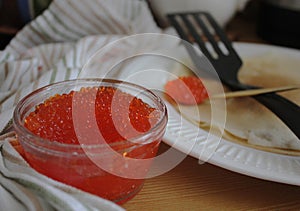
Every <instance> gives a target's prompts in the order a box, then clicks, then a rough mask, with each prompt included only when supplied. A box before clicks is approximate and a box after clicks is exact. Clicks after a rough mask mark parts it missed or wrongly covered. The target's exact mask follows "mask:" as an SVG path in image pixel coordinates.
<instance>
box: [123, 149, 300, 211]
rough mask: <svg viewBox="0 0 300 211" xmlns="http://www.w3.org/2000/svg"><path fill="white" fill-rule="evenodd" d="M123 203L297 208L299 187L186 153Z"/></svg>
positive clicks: (193, 207)
mask: <svg viewBox="0 0 300 211" xmlns="http://www.w3.org/2000/svg"><path fill="white" fill-rule="evenodd" d="M161 147H162V148H165V147H166V146H165V144H162V146H161ZM299 179H300V178H299ZM123 207H124V208H125V209H126V210H128V211H131V210H300V187H299V186H293V185H286V184H281V183H276V182H271V181H265V180H261V179H257V178H253V177H249V176H246V175H242V174H239V173H235V172H231V171H228V170H226V169H223V168H220V167H217V166H214V165H211V164H209V163H205V164H199V163H198V160H197V159H195V158H192V157H190V156H188V157H186V158H185V159H184V160H183V161H182V162H181V163H180V165H178V166H176V167H175V168H174V169H172V170H171V171H169V172H167V173H165V174H163V175H161V176H157V177H154V178H151V179H147V180H146V181H145V184H144V187H143V188H142V190H141V192H139V193H138V194H137V195H136V196H135V197H134V198H133V199H132V200H130V201H128V202H127V203H125V204H124V205H123Z"/></svg>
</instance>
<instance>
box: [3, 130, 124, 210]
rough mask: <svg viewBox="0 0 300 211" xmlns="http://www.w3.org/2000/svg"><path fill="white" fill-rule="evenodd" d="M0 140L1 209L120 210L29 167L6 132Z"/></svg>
mask: <svg viewBox="0 0 300 211" xmlns="http://www.w3.org/2000/svg"><path fill="white" fill-rule="evenodd" d="M2 139H3V140H2V141H1V142H0V169H1V174H0V185H1V186H0V193H1V197H0V204H1V209H2V210H80V211H83V210H123V209H122V208H121V207H119V206H118V205H116V204H114V203H112V202H110V201H108V200H105V199H102V198H100V197H97V196H95V195H92V194H89V193H86V192H83V191H81V190H79V189H76V188H73V187H71V186H68V185H65V184H63V183H60V182H57V181H54V180H52V179H50V178H48V177H46V176H44V175H42V174H39V173H38V172H36V171H35V170H34V169H32V168H31V167H30V166H29V165H28V163H27V162H26V161H25V160H24V159H23V157H22V156H21V155H20V154H18V152H17V151H16V150H15V148H14V147H13V146H12V144H11V142H16V139H15V136H14V134H12V133H8V134H6V135H5V136H3V137H2Z"/></svg>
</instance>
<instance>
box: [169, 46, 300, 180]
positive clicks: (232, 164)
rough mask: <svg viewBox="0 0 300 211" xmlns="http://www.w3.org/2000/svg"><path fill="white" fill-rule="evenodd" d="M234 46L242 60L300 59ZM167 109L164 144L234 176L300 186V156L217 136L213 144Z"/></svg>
mask: <svg viewBox="0 0 300 211" xmlns="http://www.w3.org/2000/svg"><path fill="white" fill-rule="evenodd" d="M234 46H235V48H236V50H237V51H238V53H239V54H240V56H241V57H242V58H246V57H248V56H257V55H260V54H262V55H263V54H266V53H269V52H272V53H279V54H281V55H285V56H293V57H298V58H299V59H300V51H298V50H293V49H288V48H282V47H275V46H270V45H260V44H246V43H235V44H234ZM299 66H300V62H299ZM299 76H300V70H299ZM167 106H168V110H169V123H168V126H167V131H166V134H165V137H164V142H165V143H167V144H168V145H171V146H173V147H174V148H176V149H178V150H179V151H182V152H184V153H188V154H189V155H190V156H193V157H195V158H199V159H202V160H204V161H205V160H206V161H207V162H208V163H211V164H214V165H216V166H219V167H222V168H225V169H228V170H231V171H234V172H238V173H241V174H245V175H248V176H253V177H256V178H260V179H265V180H270V181H275V182H281V183H286V184H293V185H300V156H287V155H281V154H276V153H270V152H265V151H261V150H256V149H253V148H250V147H246V146H242V145H239V144H236V143H232V142H230V141H226V140H221V142H220V143H218V141H217V139H218V138H217V137H213V136H212V137H210V140H213V139H215V140H216V141H215V142H214V141H212V142H206V141H205V140H206V138H207V135H208V133H207V132H206V131H204V130H201V129H199V128H198V127H196V126H195V125H193V124H191V123H190V122H188V121H186V120H184V119H183V118H182V117H181V116H180V115H179V113H178V112H177V111H175V110H174V108H173V107H172V106H171V105H168V103H167ZM216 143H217V145H216ZM212 152H213V153H212Z"/></svg>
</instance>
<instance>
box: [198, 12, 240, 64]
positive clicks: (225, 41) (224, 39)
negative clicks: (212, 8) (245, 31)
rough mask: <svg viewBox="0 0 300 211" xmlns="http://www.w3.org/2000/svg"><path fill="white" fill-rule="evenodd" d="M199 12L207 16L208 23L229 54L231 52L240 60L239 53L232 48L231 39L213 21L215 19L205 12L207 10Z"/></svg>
mask: <svg viewBox="0 0 300 211" xmlns="http://www.w3.org/2000/svg"><path fill="white" fill-rule="evenodd" d="M199 14H203V15H204V16H205V17H206V18H207V20H208V21H209V23H210V24H211V26H212V27H213V28H214V30H215V32H216V34H217V35H218V36H219V38H220V40H221V41H222V42H223V44H224V45H225V47H226V48H227V50H228V52H229V53H230V54H233V55H234V56H236V57H237V58H239V60H241V59H240V57H239V55H238V54H237V53H236V51H235V49H234V48H233V46H232V43H231V41H230V40H229V39H228V37H227V35H226V34H225V32H224V30H222V29H221V28H220V26H219V25H218V23H217V22H216V21H215V19H214V18H213V17H212V16H211V15H210V14H209V13H207V12H201V13H199Z"/></svg>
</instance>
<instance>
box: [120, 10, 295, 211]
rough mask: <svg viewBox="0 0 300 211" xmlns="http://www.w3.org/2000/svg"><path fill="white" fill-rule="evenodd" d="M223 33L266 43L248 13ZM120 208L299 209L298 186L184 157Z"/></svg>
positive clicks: (237, 38)
mask: <svg viewBox="0 0 300 211" xmlns="http://www.w3.org/2000/svg"><path fill="white" fill-rule="evenodd" d="M252 9H253V8H252ZM227 32H228V34H229V36H230V37H231V39H232V40H233V41H243V42H255V43H266V42H265V41H263V40H261V39H260V38H259V37H258V36H257V35H256V33H255V17H254V16H251V14H250V15H249V14H239V15H238V16H237V17H236V18H234V19H233V20H232V21H231V22H230V23H229V25H228V27H227ZM165 147H166V145H165V144H163V145H162V148H165ZM299 179H300V178H299ZM123 207H124V208H125V209H127V210H129V211H132V210H300V186H292V185H286V184H281V183H276V182H270V181H265V180H261V179H257V178H253V177H249V176H246V175H242V174H238V173H235V172H231V171H229V170H226V169H223V168H220V167H217V166H214V165H211V164H208V163H205V164H202V165H200V164H199V163H198V160H197V159H195V158H192V157H186V159H185V160H183V161H182V162H181V163H180V165H178V166H177V167H176V168H174V169H173V170H171V171H170V172H167V173H165V174H163V175H161V176H158V177H155V178H151V179H148V180H146V182H145V185H144V187H143V189H142V190H141V192H140V193H139V194H138V195H137V196H136V197H135V198H133V199H132V200H131V201H129V202H127V203H126V204H124V205H123Z"/></svg>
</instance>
